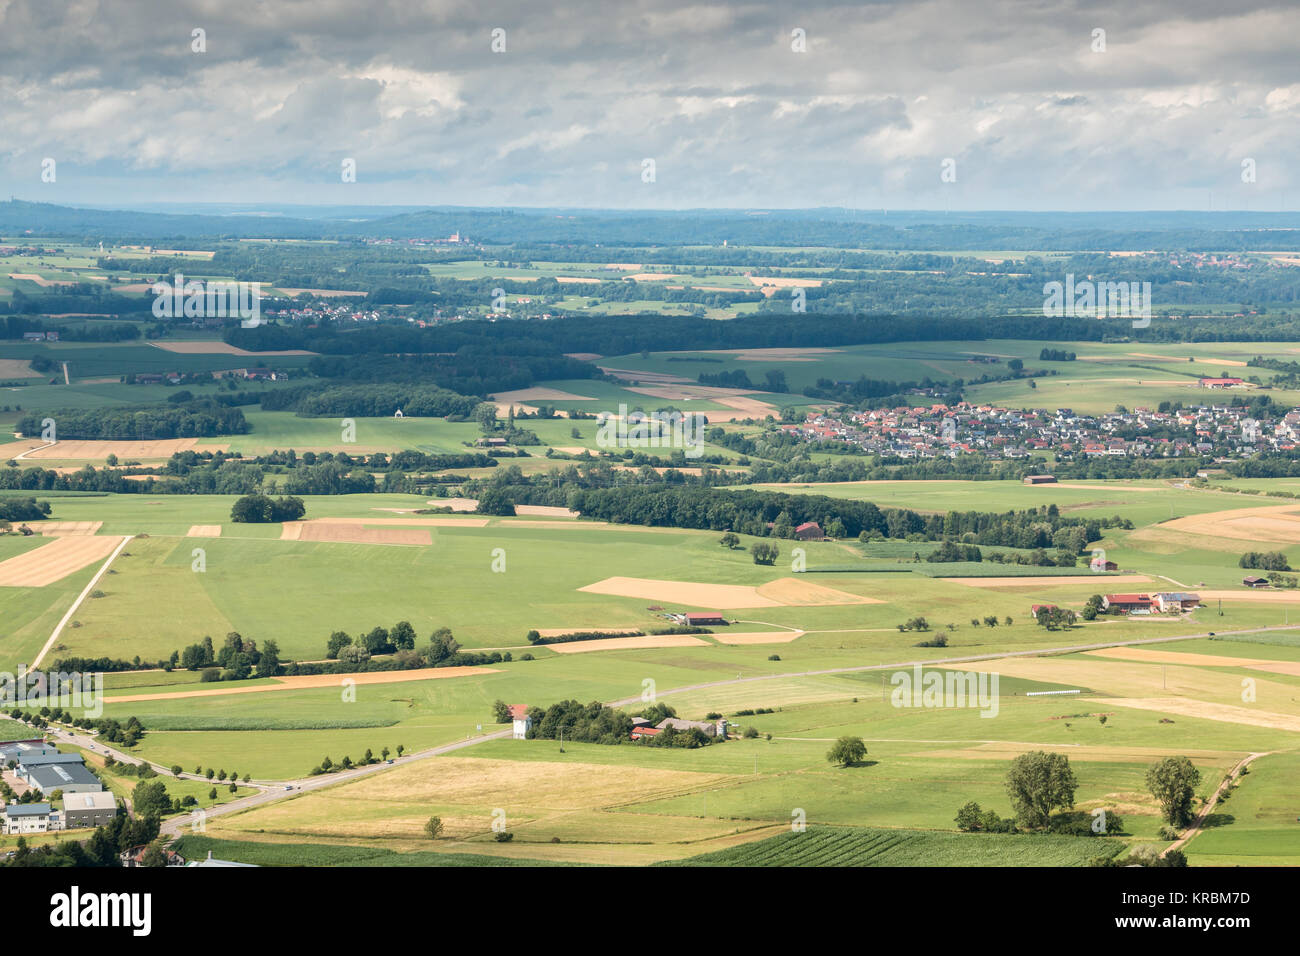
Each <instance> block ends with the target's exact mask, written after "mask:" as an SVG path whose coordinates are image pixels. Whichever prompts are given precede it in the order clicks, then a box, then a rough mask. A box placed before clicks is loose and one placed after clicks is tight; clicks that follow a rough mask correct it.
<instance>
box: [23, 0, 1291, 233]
mask: <svg viewBox="0 0 1300 956" xmlns="http://www.w3.org/2000/svg"><path fill="white" fill-rule="evenodd" d="M196 31H201V32H200V33H196ZM1099 31H1101V32H1099ZM1297 63H1300V4H1297V3H1296V0H1286V2H1276V3H1270V2H1256V0H1238V2H1236V3H1233V4H1231V5H1229V4H1224V3H1222V2H1221V0H1220V2H1206V0H1153V2H1143V3H1135V2H1133V0H1124V2H1103V3H1090V4H1084V3H1070V2H1057V3H1047V2H1031V0H979V2H971V0H964V2H963V0H936V2H888V0H880V2H869V0H868V2H856V3H847V2H845V3H839V2H820V0H801V2H798V3H794V2H786V3H777V2H733V3H724V4H707V5H706V4H694V3H674V2H669V0H638V2H625V0H577V2H574V0H550V2H546V3H520V2H517V0H516V2H514V3H500V2H495V0H423V2H421V0H402V2H396V0H393V2H390V0H349V2H341V0H302V2H299V0H262V2H258V0H162V2H158V0H134V2H121V0H118V2H104V3H100V2H93V0H66V2H65V0H59V2H50V0H0V198H8V197H9V196H10V195H13V196H15V197H17V198H19V199H25V200H30V201H44V202H53V203H60V204H67V205H77V204H81V203H96V204H109V205H118V206H121V207H129V206H131V205H132V204H133V203H143V202H173V203H185V204H189V203H203V202H239V203H259V202H261V203H272V202H275V203H347V204H354V205H361V204H376V205H378V204H402V205H414V204H430V205H433V204H444V205H465V206H566V207H600V208H614V209H624V208H626V209H676V208H696V207H730V208H809V207H818V206H844V207H851V208H859V209H872V208H888V209H934V210H939V209H949V210H978V209H1026V210H1147V209H1193V210H1206V209H1216V210H1218V209H1243V210H1251V211H1278V210H1292V211H1294V210H1298V209H1300V173H1298V172H1297V169H1296V163H1297V162H1300V71H1297V69H1296V65H1297ZM349 161H350V163H351V164H352V166H353V168H354V169H355V176H354V177H352V179H353V180H354V181H345V180H347V179H348V176H347V171H348V164H349Z"/></svg>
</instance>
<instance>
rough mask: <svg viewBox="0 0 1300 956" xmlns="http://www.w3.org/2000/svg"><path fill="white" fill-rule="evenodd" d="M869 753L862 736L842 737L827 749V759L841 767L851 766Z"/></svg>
mask: <svg viewBox="0 0 1300 956" xmlns="http://www.w3.org/2000/svg"><path fill="white" fill-rule="evenodd" d="M866 755H867V745H866V744H865V743H863V741H862V738H861V737H848V736H845V737H841V738H840V739H839V740H837V741H835V743H834V744H833V745H832V746H831V749H830V750H828V751H826V759H827V760H828V761H830V762H831V763H834V764H839V765H840V766H841V767H851V766H853V765H854V764H855V763H858V762H859V761H861V760H862V758H863V757H865V756H866Z"/></svg>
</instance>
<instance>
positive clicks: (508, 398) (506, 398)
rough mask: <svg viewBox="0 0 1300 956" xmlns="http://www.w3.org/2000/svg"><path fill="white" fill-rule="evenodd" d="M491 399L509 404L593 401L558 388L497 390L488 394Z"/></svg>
mask: <svg viewBox="0 0 1300 956" xmlns="http://www.w3.org/2000/svg"><path fill="white" fill-rule="evenodd" d="M489 397H490V398H492V399H493V400H495V401H497V402H500V403H504V404H507V405H508V404H510V403H512V402H548V401H549V402H594V401H595V399H594V398H588V397H587V396H586V395H574V394H573V393H572V392H563V391H561V390H560V389H558V388H541V387H535V388H517V389H515V390H514V391H513V392H497V393H496V394H495V395H492V396H489Z"/></svg>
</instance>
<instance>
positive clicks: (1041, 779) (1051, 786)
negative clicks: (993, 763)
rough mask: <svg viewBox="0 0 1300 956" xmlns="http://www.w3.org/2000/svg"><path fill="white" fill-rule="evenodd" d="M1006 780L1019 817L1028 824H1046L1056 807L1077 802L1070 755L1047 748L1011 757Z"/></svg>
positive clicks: (1019, 819)
mask: <svg viewBox="0 0 1300 956" xmlns="http://www.w3.org/2000/svg"><path fill="white" fill-rule="evenodd" d="M1006 783H1007V796H1008V797H1010V798H1011V806H1012V808H1013V809H1014V810H1015V811H1016V819H1017V821H1019V823H1020V825H1021V826H1024V827H1026V828H1031V827H1043V826H1046V825H1047V821H1048V818H1049V817H1050V816H1051V813H1052V811H1053V810H1056V809H1058V808H1064V807H1072V806H1074V791H1075V788H1076V787H1077V786H1078V782H1077V781H1076V780H1075V779H1074V771H1073V770H1071V769H1070V760H1069V758H1068V757H1066V756H1065V755H1064V754H1057V753H1047V752H1046V751H1043V750H1034V751H1031V752H1030V753H1027V754H1021V755H1020V756H1019V757H1017V758H1016V759H1015V760H1013V761H1011V769H1010V770H1009V771H1008V772H1007V781H1006Z"/></svg>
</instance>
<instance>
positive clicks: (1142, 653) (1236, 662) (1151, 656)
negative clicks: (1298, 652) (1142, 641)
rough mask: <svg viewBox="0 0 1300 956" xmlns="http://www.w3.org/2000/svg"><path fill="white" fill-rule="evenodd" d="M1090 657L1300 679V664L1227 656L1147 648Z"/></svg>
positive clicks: (1109, 650) (1110, 649) (1113, 649)
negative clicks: (1240, 669)
mask: <svg viewBox="0 0 1300 956" xmlns="http://www.w3.org/2000/svg"><path fill="white" fill-rule="evenodd" d="M1088 655H1089V656H1090V657H1109V658H1111V659H1113V660H1120V661H1143V662H1147V663H1156V664H1186V665H1189V666H1191V667H1244V668H1246V669H1248V670H1255V671H1266V672H1267V673H1270V674H1290V675H1292V676H1293V677H1300V661H1269V660H1261V659H1260V658H1258V657H1224V656H1221V655H1218V654H1187V653H1182V652H1179V651H1156V650H1151V649H1150V648H1146V647H1108V648H1106V649H1105V650H1101V651H1089V652H1088Z"/></svg>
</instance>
